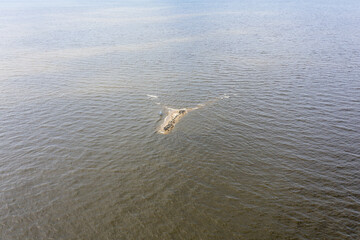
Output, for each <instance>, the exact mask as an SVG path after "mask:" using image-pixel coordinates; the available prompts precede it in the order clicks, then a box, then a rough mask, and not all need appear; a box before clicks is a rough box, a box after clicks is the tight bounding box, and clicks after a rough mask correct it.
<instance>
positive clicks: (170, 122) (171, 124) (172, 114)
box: [158, 95, 229, 134]
mask: <svg viewBox="0 0 360 240" xmlns="http://www.w3.org/2000/svg"><path fill="white" fill-rule="evenodd" d="M224 98H229V96H227V95H223V96H221V97H218V98H215V99H212V100H209V101H207V102H206V103H203V104H198V105H197V106H196V107H194V108H180V109H175V108H168V107H166V110H167V114H166V117H165V119H164V122H163V123H162V124H161V125H160V127H159V129H158V133H161V134H169V133H170V132H171V131H172V130H173V129H174V128H175V125H176V124H177V123H178V122H179V121H180V119H181V118H183V117H184V116H185V115H186V114H188V113H189V112H191V111H193V110H196V109H200V108H202V107H204V106H205V105H208V104H212V103H214V102H216V101H218V100H220V99H224Z"/></svg>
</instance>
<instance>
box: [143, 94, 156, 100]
mask: <svg viewBox="0 0 360 240" xmlns="http://www.w3.org/2000/svg"><path fill="white" fill-rule="evenodd" d="M146 96H148V97H149V98H154V99H155V98H159V97H158V96H156V95H150V94H146Z"/></svg>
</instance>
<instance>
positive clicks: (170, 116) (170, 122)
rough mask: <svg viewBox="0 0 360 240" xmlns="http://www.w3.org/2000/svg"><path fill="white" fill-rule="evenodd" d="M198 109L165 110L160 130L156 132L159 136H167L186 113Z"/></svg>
mask: <svg viewBox="0 0 360 240" xmlns="http://www.w3.org/2000/svg"><path fill="white" fill-rule="evenodd" d="M195 109H199V107H195V108H181V109H173V108H167V110H168V112H167V115H166V117H165V119H164V122H163V123H162V124H161V125H160V129H159V130H158V132H159V133H161V134H168V133H170V132H171V130H173V129H174V127H175V124H176V123H178V122H179V121H180V119H181V118H183V117H184V116H185V115H186V114H187V113H189V112H191V111H193V110H195Z"/></svg>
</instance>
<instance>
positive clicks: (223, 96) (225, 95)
mask: <svg viewBox="0 0 360 240" xmlns="http://www.w3.org/2000/svg"><path fill="white" fill-rule="evenodd" d="M219 98H220V99H227V98H230V96H229V95H227V94H224V95H222V96H220V97H219Z"/></svg>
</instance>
